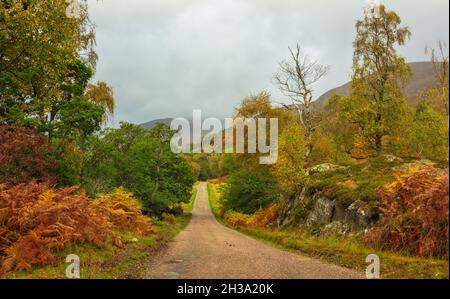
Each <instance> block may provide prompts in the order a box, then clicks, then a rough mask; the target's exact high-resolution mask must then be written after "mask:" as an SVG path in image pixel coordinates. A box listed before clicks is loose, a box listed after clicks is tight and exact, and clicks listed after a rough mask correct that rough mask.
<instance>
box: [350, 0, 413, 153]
mask: <svg viewBox="0 0 450 299" xmlns="http://www.w3.org/2000/svg"><path fill="white" fill-rule="evenodd" d="M410 35H411V33H410V31H409V28H408V27H405V26H402V25H401V19H400V17H399V16H398V15H397V14H396V13H395V12H393V11H389V10H387V9H386V8H385V6H383V5H380V6H379V7H378V8H377V9H376V10H375V11H367V13H366V15H365V17H364V19H363V20H359V21H358V22H357V23H356V39H355V41H354V43H353V45H354V49H355V51H354V57H353V77H352V85H351V98H352V99H353V101H355V105H354V107H355V108H356V110H357V111H356V110H354V111H353V112H355V113H353V115H352V117H351V118H350V119H351V121H353V122H354V123H355V124H357V125H358V126H359V128H360V130H361V132H362V134H363V135H364V137H365V138H367V140H370V142H371V143H372V147H373V148H374V149H375V150H376V153H377V154H379V153H380V152H381V150H382V142H383V137H384V136H386V135H389V134H390V132H391V130H392V129H393V128H395V127H396V126H397V124H396V120H399V119H401V118H402V116H401V114H399V113H402V111H396V109H397V108H398V107H400V106H402V107H404V106H405V100H404V96H403V93H402V88H401V87H402V85H404V84H405V83H406V81H407V80H408V78H409V77H410V74H411V70H410V67H409V65H408V64H407V63H406V61H405V58H403V57H401V56H399V55H398V54H397V51H396V47H397V46H402V45H404V44H405V42H406V40H407V39H408V38H409V37H410ZM350 114H351V113H350Z"/></svg>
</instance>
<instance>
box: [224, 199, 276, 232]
mask: <svg viewBox="0 0 450 299" xmlns="http://www.w3.org/2000/svg"><path fill="white" fill-rule="evenodd" d="M278 211H279V208H278V206H277V205H275V204H273V205H271V206H270V207H268V208H267V209H260V210H259V211H258V212H256V213H255V214H253V215H245V214H242V213H238V212H234V211H228V212H226V213H225V215H224V219H225V221H226V222H228V223H229V224H231V225H232V226H234V227H239V226H242V227H252V228H257V227H266V226H267V225H269V224H270V223H272V222H273V221H275V220H276V219H277V217H278Z"/></svg>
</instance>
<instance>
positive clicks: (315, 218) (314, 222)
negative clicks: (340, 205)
mask: <svg viewBox="0 0 450 299" xmlns="http://www.w3.org/2000/svg"><path fill="white" fill-rule="evenodd" d="M334 208H335V202H334V201H331V200H329V199H328V198H325V197H319V198H318V199H317V200H316V203H315V205H314V209H313V210H312V211H311V213H309V216H308V219H307V220H306V225H307V226H309V227H315V228H317V227H321V226H323V225H326V224H328V223H330V222H331V220H332V219H333V213H334Z"/></svg>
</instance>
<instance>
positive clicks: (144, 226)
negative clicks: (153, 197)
mask: <svg viewBox="0 0 450 299" xmlns="http://www.w3.org/2000/svg"><path fill="white" fill-rule="evenodd" d="M94 205H96V206H97V207H98V208H100V209H102V210H103V211H106V212H107V214H108V218H109V219H110V221H111V222H112V223H113V225H114V226H115V227H116V228H117V229H120V230H133V231H136V232H138V233H141V234H149V233H151V232H152V228H151V225H150V220H149V219H148V218H147V217H145V216H143V215H142V213H141V209H142V205H141V203H140V202H139V201H138V200H137V199H135V198H134V197H133V194H132V193H130V192H128V191H126V190H125V189H124V188H122V187H121V188H118V189H116V190H114V191H113V192H112V193H109V194H102V195H100V196H99V197H98V198H97V199H96V200H95V201H94Z"/></svg>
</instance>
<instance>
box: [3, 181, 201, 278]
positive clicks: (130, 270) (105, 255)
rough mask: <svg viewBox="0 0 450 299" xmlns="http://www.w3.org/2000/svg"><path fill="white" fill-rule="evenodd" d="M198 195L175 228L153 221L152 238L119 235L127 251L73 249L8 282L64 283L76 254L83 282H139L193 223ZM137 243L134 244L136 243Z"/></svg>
mask: <svg viewBox="0 0 450 299" xmlns="http://www.w3.org/2000/svg"><path fill="white" fill-rule="evenodd" d="M196 195H197V188H194V189H193V191H192V196H191V200H190V201H189V203H186V204H184V205H183V210H184V213H183V214H181V215H179V216H177V217H176V220H175V222H174V223H173V224H169V223H166V222H164V221H160V220H156V219H154V220H153V221H154V225H155V227H156V232H155V233H154V234H152V235H150V236H146V237H142V236H136V235H134V234H133V233H130V232H116V236H118V237H120V239H121V240H122V241H123V243H124V245H125V246H124V248H118V247H115V246H113V245H112V244H108V245H106V246H105V247H103V248H99V247H97V246H95V245H92V244H82V245H73V246H71V247H68V248H65V249H64V250H62V251H60V252H58V253H56V255H57V260H58V263H56V264H54V265H46V266H39V267H35V268H34V269H33V270H32V271H31V272H27V271H22V272H17V273H13V274H10V275H8V276H7V277H5V278H6V279H64V278H66V276H65V271H66V267H67V266H68V264H66V263H65V257H66V256H68V255H69V254H76V255H78V256H79V257H80V263H81V264H80V272H81V273H80V276H81V278H83V279H115V278H140V277H141V276H142V275H143V273H144V271H145V265H146V261H147V260H148V259H149V258H151V256H152V255H153V254H154V253H155V252H157V251H158V250H160V249H161V248H162V247H163V246H164V245H165V244H167V242H168V241H170V240H171V239H173V238H174V237H175V236H176V235H178V233H179V232H180V231H182V230H183V229H184V228H185V227H186V226H187V225H188V224H189V221H190V220H191V212H192V209H193V205H194V201H195V198H196ZM135 238H136V239H137V240H138V241H137V242H133V241H132V240H133V239H135Z"/></svg>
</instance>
